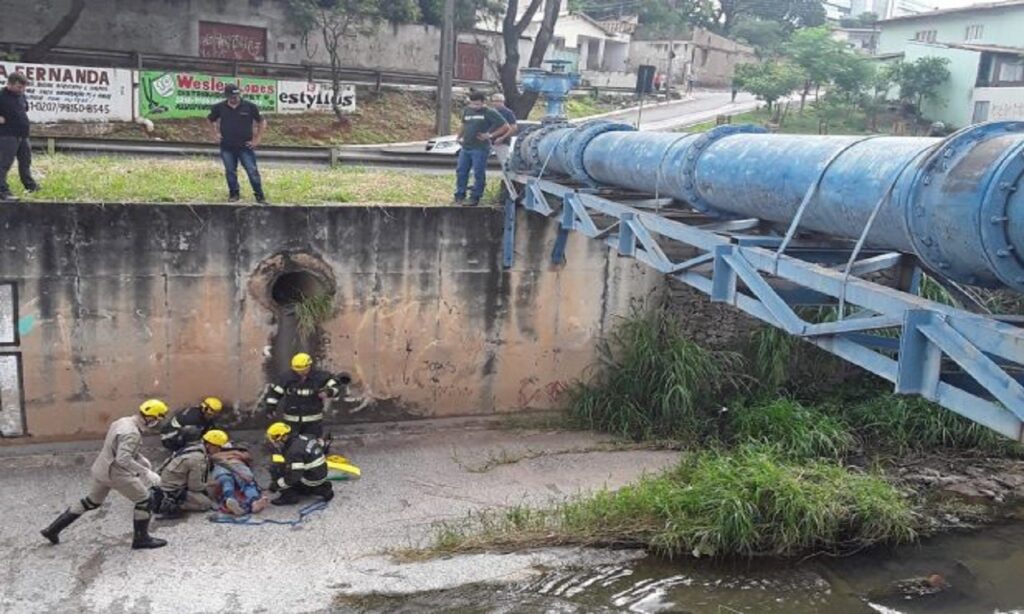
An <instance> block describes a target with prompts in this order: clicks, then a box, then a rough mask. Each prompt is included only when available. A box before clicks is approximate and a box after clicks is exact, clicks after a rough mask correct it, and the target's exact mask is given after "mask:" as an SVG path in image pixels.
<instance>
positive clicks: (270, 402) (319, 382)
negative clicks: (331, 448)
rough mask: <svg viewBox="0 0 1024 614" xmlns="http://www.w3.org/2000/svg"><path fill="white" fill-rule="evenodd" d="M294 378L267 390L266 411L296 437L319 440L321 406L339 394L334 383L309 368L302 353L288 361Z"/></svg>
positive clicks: (309, 361) (333, 379) (309, 358)
mask: <svg viewBox="0 0 1024 614" xmlns="http://www.w3.org/2000/svg"><path fill="white" fill-rule="evenodd" d="M292 371H294V374H293V375H291V376H289V377H288V379H287V380H285V381H284V382H282V383H279V384H271V385H270V387H269V389H268V390H267V400H266V403H267V407H268V408H269V410H270V413H271V414H273V415H280V417H281V419H282V420H284V422H285V423H286V424H287V425H288V426H290V427H291V428H292V430H293V431H294V432H295V433H296V434H301V435H312V436H313V437H317V438H320V437H323V435H324V426H323V424H324V403H325V402H326V400H327V399H334V398H337V397H338V395H339V394H340V393H341V390H340V388H339V382H338V379H337V378H336V377H335V376H333V375H331V374H330V373H328V372H326V371H321V370H319V369H314V368H313V357H312V356H310V355H309V354H306V353H301V354H296V355H295V356H293V357H292Z"/></svg>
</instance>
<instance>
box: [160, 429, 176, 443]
mask: <svg viewBox="0 0 1024 614" xmlns="http://www.w3.org/2000/svg"><path fill="white" fill-rule="evenodd" d="M177 436H178V431H171V432H170V433H164V434H163V435H161V436H160V441H163V440H165V439H172V438H174V437H177Z"/></svg>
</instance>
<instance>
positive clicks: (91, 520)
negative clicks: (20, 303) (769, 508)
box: [0, 428, 677, 613]
mask: <svg viewBox="0 0 1024 614" xmlns="http://www.w3.org/2000/svg"><path fill="white" fill-rule="evenodd" d="M602 441H604V440H603V439H602V438H600V437H598V436H595V435H592V434H587V433H575V432H567V433H561V432H558V433H554V432H533V431H530V432H523V431H506V430H472V429H465V428H456V429H449V430H443V431H436V432H426V433H413V434H365V435H361V436H359V437H357V438H355V439H353V440H351V441H347V442H345V443H344V444H343V445H341V446H340V448H341V449H340V451H341V452H343V453H345V454H347V455H348V456H349V457H350V458H351V459H352V461H353V462H354V463H356V464H358V465H359V466H360V467H361V468H362V470H363V476H364V477H363V479H362V480H361V481H359V482H352V483H341V484H337V485H336V493H337V496H336V497H335V499H334V501H333V502H331V504H330V506H329V507H328V508H327V509H326V510H325V511H323V512H319V513H317V514H316V515H314V516H313V517H312V518H311V519H310V520H309V521H307V522H306V523H305V524H303V525H301V526H299V527H297V528H288V527H283V526H263V527H248V526H233V525H219V524H214V523H210V522H208V521H207V520H206V519H205V518H204V517H203V516H201V515H200V516H193V517H191V518H189V519H187V520H179V521H169V522H160V521H157V522H155V523H154V527H155V530H154V533H155V534H156V535H158V536H160V537H163V538H165V539H167V540H168V541H169V542H170V544H169V545H168V546H167V547H166V548H162V549H159V550H153V551H137V552H136V551H132V550H131V549H130V548H129V544H130V528H131V527H130V525H131V521H130V518H131V509H130V505H129V504H128V502H127V501H125V500H123V499H121V498H119V497H118V496H117V495H116V494H111V497H110V498H109V499H108V501H107V504H106V505H104V507H103V508H101V509H100V510H98V511H96V512H92V513H91V514H90V515H87V516H85V517H84V518H82V519H80V520H79V521H78V522H76V523H75V524H74V525H72V526H71V527H70V528H69V529H68V530H67V531H65V533H64V535H63V537H62V543H61V544H60V545H59V546H51V545H49V544H48V543H47V542H46V541H45V540H44V539H43V538H42V537H41V536H40V535H39V533H38V531H39V529H41V528H42V527H43V526H45V525H46V523H48V522H49V521H50V520H51V519H52V518H53V517H54V516H56V514H57V513H58V512H59V511H60V510H62V509H63V508H64V507H65V506H66V505H67V504H68V503H70V502H71V501H73V500H74V499H76V498H78V497H80V496H82V494H83V493H82V490H81V489H82V486H81V484H82V481H83V480H84V479H85V476H86V473H87V466H88V463H89V462H91V453H90V454H89V455H88V457H90V458H88V462H82V461H83V460H84V459H85V458H86V456H85V455H80V454H76V453H68V455H67V456H66V457H60V458H59V459H57V460H56V462H55V461H54V459H53V457H52V455H51V456H50V457H49V458H47V457H45V456H41V457H31V456H28V457H26V456H20V457H13V456H0V493H3V494H2V499H3V517H4V521H3V522H2V523H0V552H3V556H2V557H0V586H2V589H0V612H154V613H163V612H167V613H179V612H253V611H273V612H316V611H327V610H329V609H330V605H331V602H332V600H333V599H335V598H336V597H337V596H338V595H339V594H341V593H347V592H360V593H361V592H371V591H387V592H393V591H401V592H405V591H416V590H427V589H434V588H442V587H445V586H453V585H459V584H463V583H468V582H477V581H488V580H495V579H498V578H509V577H517V576H521V575H523V574H527V573H530V572H531V570H532V569H533V568H534V567H536V566H537V565H546V566H551V565H557V564H566V563H573V562H578V558H577V555H574V554H573V553H572V552H571V551H570V552H569V553H568V554H567V551H565V550H560V551H541V552H537V553H531V554H523V555H478V556H472V557H455V558H453V559H447V560H437V561H431V562H427V563H417V564H404V565H403V564H396V563H394V562H392V561H391V560H390V558H388V557H385V556H381V553H382V552H384V551H386V550H387V549H390V548H401V547H406V546H412V545H417V544H423V543H426V540H428V539H429V535H430V527H431V525H432V523H435V522H437V521H440V520H451V519H458V518H464V517H465V516H466V515H467V514H468V513H469V512H470V511H471V510H479V509H482V508H488V507H495V506H503V505H509V504H515V503H522V502H527V503H532V504H544V503H547V502H550V501H552V500H557V499H562V498H565V497H568V496H571V495H573V494H576V493H579V492H583V491H591V490H594V489H599V488H602V487H605V486H607V487H611V488H615V487H618V486H621V485H623V484H625V483H627V482H629V481H632V480H634V479H636V478H637V477H638V476H640V475H642V474H643V473H645V472H651V471H656V470H658V469H660V468H663V467H666V466H668V465H670V464H671V463H673V462H674V461H675V459H676V458H677V454H676V453H672V452H658V451H617V452H611V451H599V452H598V451H590V452H586V451H583V450H587V449H593V448H595V447H598V448H600V447H602V445H601V442H602ZM604 447H607V446H604ZM572 451H576V452H575V453H567V452H572ZM541 452H553V453H555V454H548V455H541V456H537V457H536V458H532V459H528V460H522V461H520V462H514V463H508V464H497V465H495V462H496V461H500V460H501V459H504V460H506V461H507V460H510V459H514V458H518V457H522V456H523V455H524V454H526V453H528V455H529V456H534V455H535V454H537V453H541ZM153 456H154V457H156V459H159V458H161V457H160V456H159V455H158V453H156V452H155V451H154V453H153ZM65 458H66V459H67V461H69V462H62V461H61V459H65ZM69 463H70V464H69ZM488 464H490V465H495V466H493V467H492V468H490V469H489V470H486V471H484V470H483V469H484V468H485V466H486V465H488ZM294 514H295V511H294V509H292V510H281V509H271V510H269V512H268V513H267V514H266V517H271V518H281V519H285V518H288V517H289V516H291V515H294ZM588 556H589V555H588Z"/></svg>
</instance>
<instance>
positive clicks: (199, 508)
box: [153, 427, 228, 518]
mask: <svg viewBox="0 0 1024 614" xmlns="http://www.w3.org/2000/svg"><path fill="white" fill-rule="evenodd" d="M184 428H192V427H184ZM227 443H228V434H227V433H225V432H224V431H222V430H220V429H210V430H209V431H206V432H205V433H203V435H202V439H201V440H198V439H197V440H194V441H189V442H187V443H186V444H185V445H184V446H183V447H182V448H181V449H179V450H175V452H174V453H173V454H171V457H170V458H168V459H167V460H166V461H164V462H163V464H162V465H160V470H159V471H158V473H159V474H160V488H154V489H153V511H154V512H156V513H158V514H160V515H161V516H160V517H161V518H177V517H178V516H181V514H182V512H205V511H208V510H211V509H213V508H214V507H215V506H214V504H213V501H211V500H210V497H209V496H207V494H206V483H207V480H208V479H209V477H210V455H211V454H216V453H217V452H220V450H221V448H223V447H224V446H225V445H226V444H227Z"/></svg>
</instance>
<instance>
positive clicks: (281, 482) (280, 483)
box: [277, 478, 288, 488]
mask: <svg viewBox="0 0 1024 614" xmlns="http://www.w3.org/2000/svg"><path fill="white" fill-rule="evenodd" d="M277 485H278V486H280V487H281V488H288V482H286V481H285V479H284V478H277Z"/></svg>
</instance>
